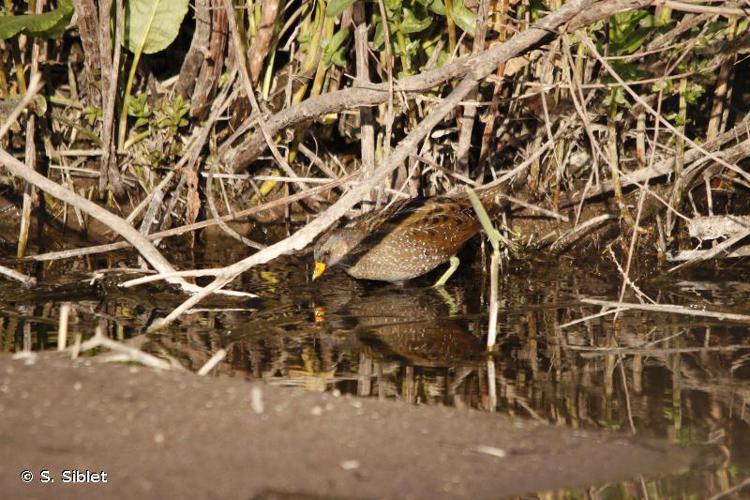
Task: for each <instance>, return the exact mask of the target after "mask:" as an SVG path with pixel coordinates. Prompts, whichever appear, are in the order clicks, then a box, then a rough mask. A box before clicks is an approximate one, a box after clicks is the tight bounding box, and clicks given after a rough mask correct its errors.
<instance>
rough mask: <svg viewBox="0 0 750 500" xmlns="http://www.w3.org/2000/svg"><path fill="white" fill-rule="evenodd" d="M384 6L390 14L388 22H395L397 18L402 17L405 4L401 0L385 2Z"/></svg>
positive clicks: (385, 0)
mask: <svg viewBox="0 0 750 500" xmlns="http://www.w3.org/2000/svg"><path fill="white" fill-rule="evenodd" d="M383 6H384V7H385V10H386V12H387V13H388V20H389V21H393V20H394V18H395V17H400V15H399V14H401V9H402V6H403V2H402V1H401V0H384V1H383Z"/></svg>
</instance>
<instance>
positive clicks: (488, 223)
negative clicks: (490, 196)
mask: <svg viewBox="0 0 750 500" xmlns="http://www.w3.org/2000/svg"><path fill="white" fill-rule="evenodd" d="M466 192H467V194H468V195H469V201H471V206H472V207H473V208H474V212H476V214H477V218H478V219H479V222H481V223H482V229H484V232H485V233H486V234H487V238H489V240H490V243H491V244H492V249H493V250H494V251H496V252H499V251H500V237H499V235H498V232H497V229H495V226H493V225H492V220H491V219H490V216H489V214H488V213H487V210H485V208H484V205H482V202H481V201H480V200H479V196H477V194H476V193H475V192H474V191H473V190H472V189H467V190H466Z"/></svg>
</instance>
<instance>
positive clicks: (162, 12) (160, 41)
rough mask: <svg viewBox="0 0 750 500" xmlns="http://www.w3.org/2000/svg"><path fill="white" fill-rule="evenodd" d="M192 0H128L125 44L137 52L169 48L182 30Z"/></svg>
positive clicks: (126, 3) (152, 51)
mask: <svg viewBox="0 0 750 500" xmlns="http://www.w3.org/2000/svg"><path fill="white" fill-rule="evenodd" d="M187 10H188V0H126V2H125V39H124V40H123V45H124V46H125V47H127V48H128V50H130V51H131V52H133V53H134V54H137V53H141V52H142V53H144V54H154V53H156V52H159V51H161V50H164V49H166V48H167V47H168V46H169V44H171V43H172V42H173V41H174V39H175V38H177V33H178V32H179V30H180V25H181V24H182V20H183V19H184V18H185V14H187Z"/></svg>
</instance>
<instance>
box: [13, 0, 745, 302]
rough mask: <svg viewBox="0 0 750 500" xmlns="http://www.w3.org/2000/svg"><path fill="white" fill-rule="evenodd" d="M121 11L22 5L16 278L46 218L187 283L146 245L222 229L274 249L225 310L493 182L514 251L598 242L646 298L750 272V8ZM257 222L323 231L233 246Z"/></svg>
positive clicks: (481, 4) (90, 2) (639, 3)
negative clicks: (748, 264)
mask: <svg viewBox="0 0 750 500" xmlns="http://www.w3.org/2000/svg"><path fill="white" fill-rule="evenodd" d="M109 7H110V3H109V2H98V3H97V2H94V0H75V1H72V2H71V0H58V1H56V2H44V1H43V0H37V1H36V2H28V3H26V2H9V1H6V2H5V12H4V14H5V16H4V17H1V18H0V35H1V36H2V38H3V40H2V42H0V54H2V60H1V61H0V63H1V64H0V94H1V95H2V97H3V102H2V112H3V116H4V124H5V125H4V128H3V130H2V132H1V134H2V147H3V150H2V152H0V162H2V164H3V165H4V166H5V168H4V169H2V170H0V172H2V177H0V182H1V187H2V196H3V199H4V201H3V203H4V204H7V205H8V207H6V208H10V207H11V205H12V206H15V207H16V208H17V209H18V211H14V212H12V213H13V214H18V231H19V233H18V234H19V235H18V236H17V237H16V236H15V235H5V236H4V237H3V239H4V240H5V243H6V244H10V243H11V242H14V245H15V247H16V255H17V257H18V258H22V257H24V256H26V255H27V254H28V253H29V252H28V250H27V244H28V241H29V238H30V237H29V234H30V233H29V227H30V226H31V222H32V220H33V221H37V220H42V219H40V217H39V216H40V214H41V213H44V214H45V218H44V220H45V221H46V223H47V224H51V225H53V226H57V227H60V226H68V227H71V228H73V229H76V230H80V231H84V232H85V234H86V237H87V238H88V239H89V240H90V241H95V242H104V241H105V240H107V239H110V238H111V237H112V236H111V233H106V232H105V230H104V228H103V227H102V226H101V225H100V224H98V222H101V223H104V225H105V226H108V228H109V229H111V230H113V231H114V232H115V233H117V234H118V235H120V236H122V237H123V238H124V239H125V240H127V242H129V244H131V245H135V246H136V247H137V248H138V250H139V252H140V253H141V255H142V256H143V257H144V258H145V260H146V261H148V262H149V263H150V264H151V265H152V266H153V267H154V268H155V269H156V270H157V271H159V272H160V273H173V271H174V268H173V266H172V265H171V264H170V262H169V261H168V260H167V259H165V258H164V257H163V256H162V255H161V254H160V253H159V252H158V251H157V250H156V248H155V247H153V246H152V244H151V243H150V241H153V240H154V239H159V238H164V237H167V236H173V235H177V234H184V233H188V234H193V233H191V231H194V230H197V229H200V228H203V227H206V226H207V225H214V224H219V225H221V227H222V228H223V229H224V230H225V231H226V232H228V233H229V234H231V235H232V236H233V237H235V238H237V239H239V240H241V241H243V242H244V243H246V244H247V245H248V246H249V247H251V248H253V249H257V250H258V251H257V253H254V254H253V255H251V256H250V257H248V258H247V259H245V260H244V261H241V262H239V263H236V264H234V265H233V266H231V267H227V268H225V269H220V270H213V271H203V273H204V274H206V273H207V274H213V275H215V276H216V280H215V281H214V282H213V284H212V285H211V286H210V287H209V288H210V289H214V290H215V289H217V288H219V287H221V286H223V285H224V284H226V283H227V282H229V281H231V280H232V279H233V278H234V277H235V276H236V275H237V273H239V272H242V271H244V270H246V269H248V268H250V267H252V266H254V265H257V264H262V263H265V262H268V261H269V260H270V259H273V258H275V257H277V256H278V255H280V254H283V253H289V252H292V251H295V250H300V249H302V248H304V247H305V246H306V245H307V244H308V243H309V242H310V241H312V240H313V239H314V237H315V236H316V235H318V234H319V233H320V232H322V231H324V230H325V229H326V228H327V227H328V226H330V225H331V224H332V223H334V222H335V221H336V220H337V219H339V218H340V217H342V216H350V215H354V214H356V213H360V212H361V211H367V210H370V209H372V208H377V207H379V206H382V205H384V204H386V203H387V202H388V201H389V200H390V199H393V198H397V197H413V196H429V195H432V194H436V193H443V192H450V191H451V190H455V189H456V188H457V187H459V186H462V185H469V186H475V187H476V186H480V185H484V184H487V183H493V184H497V183H504V184H505V185H506V186H507V189H506V193H507V195H508V197H509V199H510V200H511V201H512V202H513V205H512V206H513V207H514V208H513V209H512V210H511V211H510V212H509V213H508V214H507V215H508V217H506V218H504V223H505V227H506V228H507V229H508V230H509V235H510V236H511V237H512V238H513V239H515V240H517V241H520V242H522V243H524V244H526V245H527V246H530V247H536V248H544V249H545V251H547V252H550V253H555V252H565V251H568V250H569V249H570V248H571V247H576V246H577V247H578V248H591V246H592V245H594V247H595V248H596V250H597V252H599V253H600V255H601V256H602V257H603V258H605V259H612V260H613V261H614V262H615V263H616V265H617V267H618V268H619V269H620V271H621V272H622V273H623V274H624V275H626V276H630V275H632V274H634V273H635V271H633V270H632V269H631V268H635V266H636V264H638V263H639V262H648V266H643V267H644V268H646V267H648V268H649V269H651V268H653V266H652V264H653V263H655V262H657V263H658V262H660V263H661V264H660V265H661V266H662V268H663V267H664V266H668V265H671V264H666V261H668V260H674V261H688V262H694V261H699V260H706V259H711V258H717V257H724V256H726V255H727V254H729V253H734V254H737V255H743V254H744V253H745V252H746V250H745V249H744V248H742V247H738V244H739V243H741V241H742V240H743V239H744V238H745V237H746V236H747V234H748V230H747V229H746V228H747V225H746V223H745V222H744V221H745V220H746V219H745V218H744V215H745V214H747V213H749V212H750V207H749V206H748V204H747V202H746V201H745V200H746V199H747V197H746V196H745V195H746V191H747V189H748V186H750V174H748V173H747V172H746V171H745V169H744V168H743V163H744V162H745V161H746V157H747V156H748V154H750V139H749V138H748V131H749V129H748V123H747V120H746V118H745V117H746V112H747V100H746V96H747V95H748V89H747V86H746V84H745V82H746V81H747V78H746V77H747V74H748V64H747V61H746V55H747V53H748V37H749V32H748V16H747V13H748V12H747V7H746V6H745V4H743V3H742V2H710V3H705V4H700V3H693V2H679V1H666V2H650V1H644V0H630V1H627V0H618V1H615V0H605V1H599V2H595V1H592V0H576V1H571V2H568V3H565V4H562V3H561V2H547V3H545V2H538V1H535V0H534V1H525V0H524V1H518V2H509V1H507V0H499V1H497V2H490V1H486V0H480V1H478V2H477V1H474V0H472V1H468V0H467V1H464V0H446V1H442V0H403V1H401V0H388V1H379V2H353V1H351V0H337V1H332V2H330V3H326V2H325V1H318V2H308V1H304V0H303V1H297V0H295V1H289V2H283V1H279V0H264V1H260V2H257V1H256V2H254V1H251V2H247V3H242V4H237V3H236V2H232V1H231V0H197V1H196V2H195V4H194V5H193V6H191V7H193V8H190V9H188V4H187V1H176V2H166V1H163V2H158V1H156V2H146V1H142V0H132V1H130V0H128V1H123V0H118V1H116V2H113V3H112V4H111V8H109ZM238 48H240V49H241V50H237V49H238ZM38 82H41V83H38ZM22 98H23V99H22ZM14 111H15V112H14ZM19 113H20V114H19ZM19 160H20V161H19ZM92 202H93V203H92ZM334 202H335V203H334ZM102 208H104V209H106V210H103V209H102ZM115 214H116V215H115ZM316 214H321V216H320V217H317V218H315V217H316ZM121 217H122V218H121ZM247 217H250V218H252V219H254V220H255V221H257V222H258V223H269V222H271V221H280V220H284V219H286V220H289V221H291V222H294V223H297V224H299V223H307V224H306V225H304V226H303V227H302V229H299V230H298V231H297V232H295V233H293V234H291V236H290V237H289V238H287V239H283V240H281V241H279V242H277V243H275V244H273V245H272V246H270V247H265V248H264V246H265V244H266V243H267V242H256V241H251V240H248V239H247V237H246V235H241V234H238V233H237V232H236V231H235V230H233V229H232V227H231V226H229V225H227V224H226V222H227V221H230V220H232V219H242V218H247ZM125 218H127V219H125ZM314 218H315V219H314ZM313 219H314V220H313ZM311 220H312V222H309V223H308V221H311ZM297 227H299V226H297ZM690 237H692V238H695V239H697V240H698V242H703V243H702V245H703V246H701V247H699V248H698V249H696V250H689V251H688V250H686V249H687V248H692V247H694V246H695V243H696V240H695V239H692V240H691V239H690ZM31 239H32V244H34V245H37V244H38V242H36V243H35V242H34V241H33V238H31ZM53 240H54V238H53ZM717 241H721V243H718V244H717V243H716V242H717ZM189 242H190V243H191V244H192V243H194V239H192V238H191V239H190V240H189ZM127 244H128V243H120V244H114V245H109V246H99V247H92V248H84V249H83V250H79V251H78V252H73V253H67V254H65V255H66V256H70V255H81V254H85V253H93V252H101V251H106V250H109V249H112V248H117V247H119V248H122V247H123V246H127ZM46 246H49V245H46ZM60 256H61V254H51V255H49V254H48V255H46V256H45V255H43V256H37V257H36V258H38V259H51V258H58V257H60ZM652 257H654V258H655V259H654V258H652ZM8 271H9V270H8ZM8 274H11V273H10V272H8ZM17 277H18V278H19V279H23V276H17ZM168 279H169V280H170V281H173V282H176V283H178V284H180V285H181V286H183V288H186V289H194V286H193V285H190V284H189V283H187V282H185V281H184V280H183V278H182V277H180V276H175V275H174V274H172V275H170V276H169V277H168ZM626 283H630V284H631V285H632V284H633V280H632V279H623V290H624V289H625V286H626V285H625V284H626ZM197 300H198V298H197V297H196V298H194V299H192V301H191V302H190V303H194V302H195V301H197ZM190 303H188V304H186V305H185V306H184V307H188V306H189V305H190Z"/></svg>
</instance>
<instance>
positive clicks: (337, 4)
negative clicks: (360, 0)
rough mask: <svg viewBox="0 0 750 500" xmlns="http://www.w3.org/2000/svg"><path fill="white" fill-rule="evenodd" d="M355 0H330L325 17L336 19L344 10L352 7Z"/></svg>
mask: <svg viewBox="0 0 750 500" xmlns="http://www.w3.org/2000/svg"><path fill="white" fill-rule="evenodd" d="M355 1H356V0H331V3H329V4H328V6H326V16H328V17H336V16H338V15H339V14H341V13H342V12H344V10H345V9H346V8H347V7H349V6H350V5H352V4H353V3H354V2H355Z"/></svg>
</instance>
